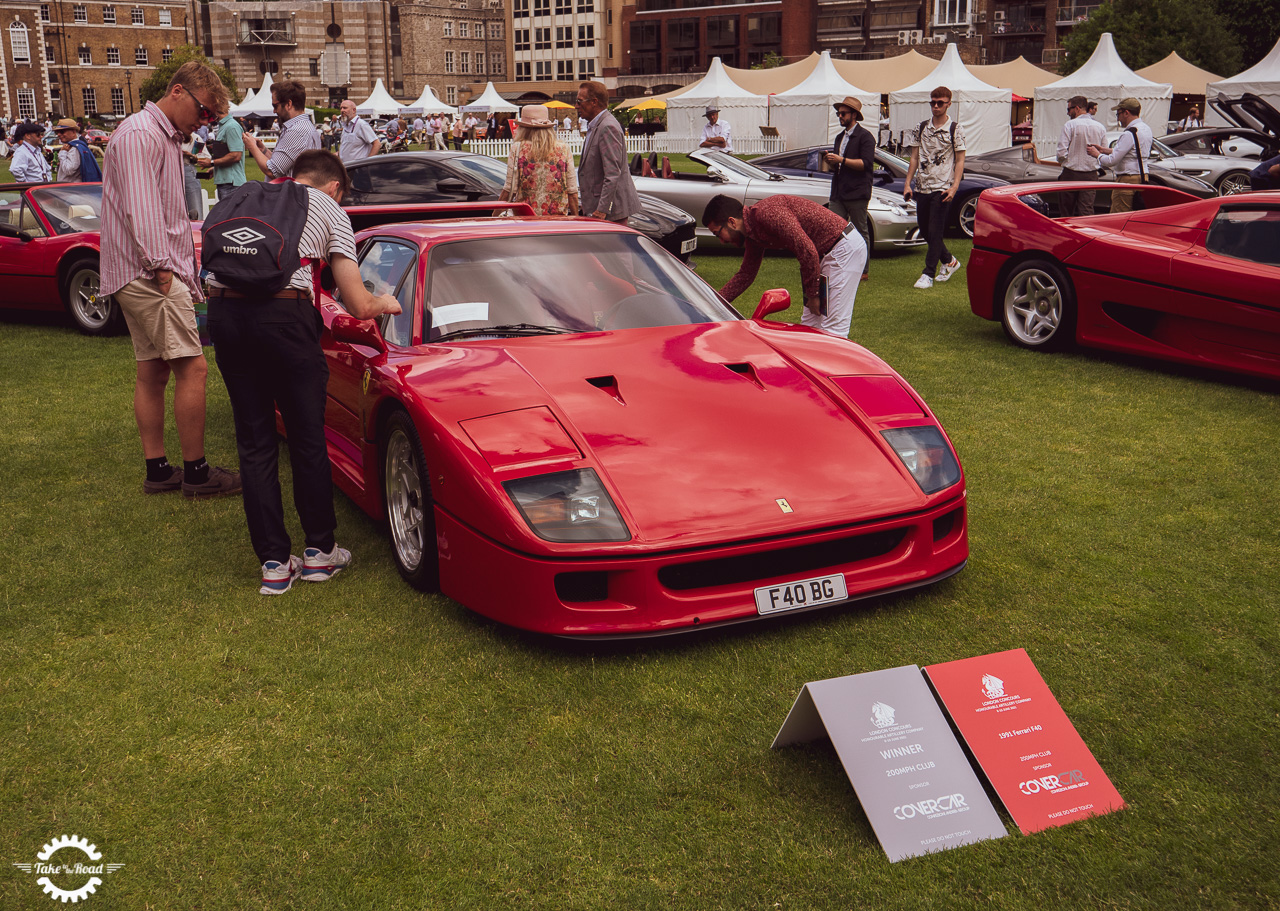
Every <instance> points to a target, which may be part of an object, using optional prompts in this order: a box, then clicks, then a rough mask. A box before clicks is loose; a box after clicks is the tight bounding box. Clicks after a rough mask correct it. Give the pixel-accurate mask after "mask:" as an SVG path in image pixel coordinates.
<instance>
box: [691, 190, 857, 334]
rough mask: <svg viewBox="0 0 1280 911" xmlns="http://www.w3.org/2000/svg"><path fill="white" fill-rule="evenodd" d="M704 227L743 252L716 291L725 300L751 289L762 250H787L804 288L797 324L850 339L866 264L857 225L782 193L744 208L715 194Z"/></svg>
mask: <svg viewBox="0 0 1280 911" xmlns="http://www.w3.org/2000/svg"><path fill="white" fill-rule="evenodd" d="M702 223H703V224H704V225H705V226H706V228H707V230H708V231H710V232H711V233H712V234H714V235H716V237H718V238H719V239H720V242H721V243H725V244H732V245H733V246H735V247H745V248H746V252H745V254H744V255H743V257H742V266H741V268H739V269H738V272H737V274H735V275H734V276H733V278H731V279H729V281H728V283H727V284H726V285H725V286H724V287H723V288H721V289H720V294H721V296H722V297H724V299H725V300H728V301H732V300H733V299H734V298H736V297H737V296H738V295H739V294H741V293H742V292H743V291H746V290H747V288H749V287H750V286H751V283H752V282H753V281H755V278H756V273H757V272H759V271H760V262H761V260H762V259H763V258H764V251H765V250H790V251H791V253H792V254H793V255H794V256H795V258H796V259H797V260H798V261H799V263H800V281H801V283H802V285H803V286H804V313H803V314H802V315H801V317H800V322H801V323H802V324H804V325H806V326H810V327H812V328H814V329H821V330H822V331H823V332H826V333H827V334H829V335H835V336H839V337H840V338H848V337H849V324H850V323H851V322H852V321H853V303H854V298H855V297H857V294H858V281H859V280H860V279H861V278H862V272H863V270H864V269H865V268H866V265H867V243H866V241H864V240H863V239H862V235H861V234H860V233H859V232H858V229H857V227H856V226H855V225H853V224H852V223H851V222H846V221H845V220H844V219H843V218H841V217H840V216H839V215H836V214H835V213H834V212H832V211H831V210H830V209H827V208H825V207H823V206H820V205H818V204H817V203H816V202H811V201H809V200H807V199H802V198H801V197H799V196H785V195H778V196H770V197H769V198H768V199H764V200H761V201H760V202H758V203H756V204H755V205H752V206H746V207H745V208H744V207H743V205H742V203H740V202H739V201H738V200H736V199H733V198H731V197H729V196H716V197H715V198H713V199H712V200H711V202H709V203H707V208H706V210H705V211H704V212H703V213H702ZM824 292H825V293H824Z"/></svg>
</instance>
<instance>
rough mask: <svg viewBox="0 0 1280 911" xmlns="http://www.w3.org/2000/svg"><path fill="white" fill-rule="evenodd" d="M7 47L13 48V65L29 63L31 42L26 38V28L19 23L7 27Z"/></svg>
mask: <svg viewBox="0 0 1280 911" xmlns="http://www.w3.org/2000/svg"><path fill="white" fill-rule="evenodd" d="M9 46H10V47H12V48H13V62H14V63H30V62H31V42H30V40H28V38H27V27H26V25H25V24H23V23H21V22H15V23H13V25H11V26H9Z"/></svg>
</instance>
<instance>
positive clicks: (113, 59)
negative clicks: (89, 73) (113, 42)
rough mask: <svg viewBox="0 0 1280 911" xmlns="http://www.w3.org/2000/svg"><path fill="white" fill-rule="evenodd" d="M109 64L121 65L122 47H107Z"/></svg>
mask: <svg viewBox="0 0 1280 911" xmlns="http://www.w3.org/2000/svg"><path fill="white" fill-rule="evenodd" d="M107 64H108V65H109V66H119V65H120V48H118V47H109V48H107Z"/></svg>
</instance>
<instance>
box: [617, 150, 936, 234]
mask: <svg viewBox="0 0 1280 911" xmlns="http://www.w3.org/2000/svg"><path fill="white" fill-rule="evenodd" d="M656 157H657V156H653V157H652V158H651V159H650V164H651V169H652V170H653V171H654V174H653V176H643V175H642V174H635V175H634V180H635V184H636V189H637V190H639V191H640V192H641V193H647V194H648V195H650V196H656V197H658V198H659V199H661V200H663V201H665V202H668V203H671V204H672V205H674V206H677V207H679V208H681V209H683V210H684V211H686V212H688V213H689V214H690V215H692V216H693V217H694V220H695V221H697V222H698V234H699V236H702V237H710V236H711V232H710V231H708V230H707V229H706V228H705V227H703V225H702V212H703V210H704V209H706V207H707V203H708V202H710V201H711V198H712V197H713V196H719V195H721V194H723V195H725V196H732V197H734V198H736V199H740V200H742V204H743V205H744V206H749V205H751V204H752V203H757V202H759V201H760V200H762V199H765V198H766V197H769V196H774V195H776V194H778V193H785V194H788V195H791V196H802V197H804V198H805V199H811V200H813V201H814V202H816V203H820V204H822V205H826V204H827V200H828V199H829V198H830V196H831V181H829V180H815V179H812V178H808V177H784V176H782V175H781V174H770V173H769V172H768V171H762V170H760V168H757V167H756V166H755V165H753V164H751V163H749V162H746V161H743V160H741V159H739V158H734V157H733V156H732V155H729V154H726V153H725V152H722V151H720V150H719V149H696V150H695V151H693V152H690V153H689V157H690V158H691V159H693V160H694V161H696V162H698V163H699V164H701V165H703V166H705V167H706V169H707V170H706V173H705V174H697V173H688V172H685V173H681V172H678V171H669V170H667V171H666V176H663V172H664V170H666V169H663V168H661V167H660V166H659V167H656V168H655V167H652V164H653V163H654V161H653V159H654V158H656ZM637 158H639V156H637ZM633 170H636V169H633ZM867 216H868V228H869V229H870V231H871V248H872V249H873V250H878V251H881V252H885V251H888V250H900V249H903V248H906V247H918V246H922V245H923V244H924V239H923V238H922V237H920V232H919V229H918V228H917V226H916V207H915V203H913V202H905V201H904V200H903V199H902V197H901V196H900V195H897V194H894V193H889V192H886V191H884V190H880V189H874V190H872V198H871V202H870V204H869V205H868V206H867Z"/></svg>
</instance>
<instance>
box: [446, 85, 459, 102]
mask: <svg viewBox="0 0 1280 911" xmlns="http://www.w3.org/2000/svg"><path fill="white" fill-rule="evenodd" d="M444 103H445V104H457V103H458V87H457V86H456V85H446V86H445V87H444Z"/></svg>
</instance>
